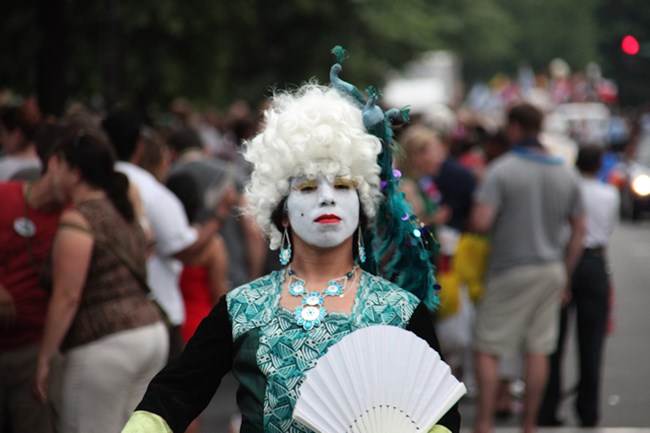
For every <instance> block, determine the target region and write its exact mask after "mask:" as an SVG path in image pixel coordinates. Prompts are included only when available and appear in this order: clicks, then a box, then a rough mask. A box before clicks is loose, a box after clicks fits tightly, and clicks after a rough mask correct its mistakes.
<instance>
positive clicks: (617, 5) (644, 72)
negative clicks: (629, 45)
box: [597, 0, 650, 105]
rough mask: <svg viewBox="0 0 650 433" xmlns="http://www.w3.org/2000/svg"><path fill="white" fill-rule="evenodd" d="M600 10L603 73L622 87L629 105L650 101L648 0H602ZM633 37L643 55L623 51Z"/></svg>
mask: <svg viewBox="0 0 650 433" xmlns="http://www.w3.org/2000/svg"><path fill="white" fill-rule="evenodd" d="M599 3H600V4H599V7H598V9H597V17H598V21H599V22H600V23H601V26H600V29H599V30H600V38H599V49H600V53H601V54H602V58H603V59H604V60H605V61H603V62H602V63H603V72H604V74H605V75H606V76H609V77H612V78H613V79H614V80H615V81H616V82H617V83H618V85H619V96H620V99H621V102H622V103H623V104H625V105H637V104H640V103H643V102H648V101H650V86H648V77H650V8H649V7H648V2H647V1H646V0H601V1H600V2H599ZM626 35H633V36H634V37H636V38H637V40H638V41H639V42H640V43H641V46H642V48H643V50H642V52H641V53H639V54H638V55H637V56H634V57H632V56H628V55H627V54H624V53H623V52H622V51H621V41H622V39H623V37H624V36H626Z"/></svg>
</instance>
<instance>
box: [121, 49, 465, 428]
mask: <svg viewBox="0 0 650 433" xmlns="http://www.w3.org/2000/svg"><path fill="white" fill-rule="evenodd" d="M335 54H337V57H338V59H339V63H336V64H335V65H334V66H333V67H332V70H331V72H330V81H331V84H332V85H331V86H330V87H325V86H320V85H318V84H316V83H315V82H310V83H308V84H305V85H303V86H301V87H300V88H299V89H297V90H294V91H293V92H277V93H276V94H275V95H274V96H273V98H272V100H271V104H270V106H269V108H268V109H267V110H266V111H265V117H264V127H263V129H262V131H261V132H260V133H259V134H258V135H257V136H255V137H254V138H253V139H252V140H251V141H250V142H248V143H246V148H245V153H244V155H245V157H246V159H247V160H248V161H249V162H250V163H251V164H252V167H253V171H252V175H251V179H250V182H249V184H248V185H247V188H246V195H247V201H248V203H249V206H250V208H249V210H248V211H249V212H250V213H251V214H252V215H254V216H255V218H256V221H257V223H258V224H259V225H260V227H261V228H262V230H263V231H264V232H265V234H266V235H267V236H268V238H269V243H270V247H271V248H272V249H277V248H278V247H279V248H280V255H279V257H280V261H281V263H282V265H283V266H284V267H283V268H282V269H280V270H278V271H274V272H272V273H271V274H269V275H266V276H264V277H262V278H259V279H257V280H255V281H253V282H251V283H249V284H246V285H244V286H241V287H239V288H237V289H234V290H233V291H231V292H229V293H228V294H227V295H226V296H224V297H223V298H222V299H221V300H220V302H219V303H218V305H217V306H216V307H215V308H214V309H213V310H212V312H211V313H210V314H209V315H208V316H207V317H206V318H205V319H204V320H203V322H202V323H201V324H200V325H199V327H198V329H197V331H196V333H195V334H194V336H193V337H192V339H191V340H190V341H189V342H188V344H187V346H186V348H185V350H184V352H183V353H182V354H181V356H180V357H179V358H177V359H176V360H175V361H173V362H172V363H171V364H170V365H168V366H167V367H166V368H165V369H163V370H162V371H161V372H160V373H159V374H158V375H157V376H156V377H155V378H154V379H153V380H152V382H151V383H150V385H149V388H148V390H147V392H146V394H145V396H144V398H143V400H142V401H141V403H140V404H139V406H138V407H137V409H136V411H135V412H134V413H133V415H132V416H131V419H130V421H129V422H128V423H127V425H126V427H125V428H124V430H123V432H125V433H136V432H182V431H184V430H185V428H186V427H187V425H188V424H189V423H190V422H191V421H192V420H193V419H194V418H195V417H196V416H197V415H198V414H199V413H200V412H201V411H202V410H203V409H204V408H205V407H206V405H207V404H208V403H209V401H210V399H211V398H212V396H213V395H214V393H215V391H216V390H217V388H218V386H219V384H220V381H221V378H222V377H223V376H224V375H225V374H226V373H227V372H228V371H232V373H233V374H234V376H235V378H236V379H237V380H238V381H239V383H240V387H239V391H238V405H239V409H240V411H241V415H242V425H241V432H242V433H253V432H312V431H313V430H311V429H309V428H308V427H307V426H305V425H304V424H301V423H300V422H298V421H297V420H295V419H294V417H293V410H294V407H295V406H296V402H297V401H298V400H299V398H300V386H301V384H302V383H303V382H304V380H305V374H306V373H307V372H308V371H309V370H310V369H313V368H314V366H315V365H316V364H317V361H318V360H319V358H321V357H322V356H323V355H324V354H326V353H327V352H328V350H329V348H330V347H331V346H333V345H335V344H336V343H337V342H339V341H340V340H342V339H343V338H344V337H345V336H347V335H349V334H351V333H353V332H354V331H355V330H358V329H362V328H366V327H369V326H373V325H391V326H394V327H398V328H403V329H406V330H408V331H411V332H413V333H414V334H416V335H417V336H419V337H420V338H421V339H423V340H425V341H426V342H427V343H428V345H429V346H430V347H431V348H433V349H434V350H436V351H438V352H439V346H438V341H437V338H436V335H435V331H434V328H433V325H432V322H431V318H430V310H432V309H435V306H436V303H437V296H436V289H437V287H436V285H435V279H434V277H433V269H432V267H431V262H430V260H429V259H430V257H431V254H432V252H431V251H432V249H433V248H434V245H433V240H432V238H431V236H430V234H429V233H428V232H427V230H426V228H425V227H423V226H421V224H420V223H419V221H417V219H416V218H415V217H413V216H412V215H411V214H412V212H410V207H409V206H408V205H407V204H406V203H405V202H404V200H403V197H402V196H400V195H399V192H398V189H397V188H398V181H399V173H398V172H397V171H394V170H393V169H392V166H391V163H392V148H391V145H392V143H391V133H390V128H388V126H389V124H390V122H391V119H396V118H399V117H402V118H406V117H407V116H406V113H405V112H399V111H397V110H393V111H389V112H387V113H383V112H382V111H381V109H379V107H377V106H376V105H375V104H374V103H375V101H376V99H377V98H378V93H377V92H375V91H374V90H373V89H370V90H369V94H370V97H369V99H368V100H366V99H365V98H364V97H363V96H361V94H360V92H359V91H358V90H357V89H356V88H355V87H353V86H352V85H350V84H348V83H346V82H344V81H342V80H340V79H339V78H338V73H339V72H340V70H341V65H340V61H342V59H343V55H344V52H343V51H342V49H341V48H340V47H336V48H335ZM388 256H390V258H389V259H387V257H388ZM384 277H387V278H386V279H385V278H384ZM391 281H394V282H391ZM405 356H406V354H405ZM365 367H366V366H363V365H358V366H353V369H358V370H361V369H363V368H365ZM348 373H349V374H350V371H349V372H348ZM392 373H393V372H390V371H389V372H386V374H392ZM431 409H432V411H433V410H434V409H435V408H431ZM360 415H361V414H360ZM459 428H460V415H459V413H458V409H457V406H456V405H454V406H453V407H452V408H451V409H449V410H448V411H447V412H446V414H444V415H443V416H442V417H441V418H440V419H439V420H438V421H437V424H436V425H435V426H433V428H432V429H431V431H434V432H439V433H448V432H454V433H457V432H458V431H459Z"/></svg>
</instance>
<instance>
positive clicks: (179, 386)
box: [136, 296, 233, 432]
mask: <svg viewBox="0 0 650 433" xmlns="http://www.w3.org/2000/svg"><path fill="white" fill-rule="evenodd" d="M232 348H233V344H232V332H231V324H230V319H229V317H228V310H227V307H226V297H225V296H224V297H222V298H221V300H220V301H219V303H218V304H217V305H216V306H215V307H214V308H213V309H212V311H211V312H210V314H209V315H208V316H207V317H206V318H205V319H203V321H202V322H201V324H200V325H199V327H198V328H197V330H196V332H195V333H194V336H193V337H192V338H191V339H190V341H188V343H187V346H185V350H183V353H181V355H180V356H179V357H178V358H176V359H175V360H174V361H172V362H171V363H170V364H169V365H168V366H167V367H165V368H164V369H163V370H161V371H160V372H159V373H158V374H157V375H156V376H155V377H154V378H153V379H152V380H151V383H149V387H148V388H147V392H146V393H145V395H144V397H143V399H142V401H141V402H140V404H139V405H138V407H137V408H136V410H146V411H149V412H153V413H155V414H157V415H159V416H161V417H162V418H163V419H164V420H165V421H166V422H167V424H168V425H169V427H170V428H171V429H172V431H174V432H184V431H185V429H186V428H187V426H188V425H189V424H190V423H191V422H192V421H193V420H194V418H196V417H197V416H198V415H199V414H200V413H201V412H202V411H203V409H205V407H206V406H207V405H208V403H210V400H211V399H212V397H213V396H214V394H215V392H217V388H218V387H219V385H220V383H221V379H222V378H223V376H224V375H225V374H226V373H228V371H230V368H231V364H232V350H233V349H232Z"/></svg>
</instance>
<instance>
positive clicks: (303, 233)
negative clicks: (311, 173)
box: [287, 174, 359, 248]
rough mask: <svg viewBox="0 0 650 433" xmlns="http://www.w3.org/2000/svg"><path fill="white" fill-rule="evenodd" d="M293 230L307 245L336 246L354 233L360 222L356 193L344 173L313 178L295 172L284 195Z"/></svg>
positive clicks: (352, 184)
mask: <svg viewBox="0 0 650 433" xmlns="http://www.w3.org/2000/svg"><path fill="white" fill-rule="evenodd" d="M287 212H288V217H289V224H290V225H291V229H292V230H293V233H294V234H295V235H297V236H298V237H299V238H300V239H302V240H303V241H305V242H306V243H308V244H310V245H314V246H316V247H321V248H329V247H335V246H338V245H340V244H342V243H343V241H345V240H346V239H348V238H349V237H351V236H352V235H353V234H354V231H355V230H356V228H357V226H358V225H359V196H358V194H357V190H356V189H355V184H354V182H353V181H352V180H351V179H349V178H346V177H334V178H330V179H328V178H327V177H326V176H324V175H322V174H319V175H318V177H317V178H316V179H307V178H305V177H301V176H298V177H296V178H294V179H293V180H292V181H291V191H290V192H289V196H288V197H287Z"/></svg>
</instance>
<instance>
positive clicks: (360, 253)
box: [357, 226, 366, 263]
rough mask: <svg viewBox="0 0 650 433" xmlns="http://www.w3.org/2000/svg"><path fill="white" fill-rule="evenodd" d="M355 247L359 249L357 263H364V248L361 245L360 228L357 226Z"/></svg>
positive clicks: (361, 234)
mask: <svg viewBox="0 0 650 433" xmlns="http://www.w3.org/2000/svg"><path fill="white" fill-rule="evenodd" d="M357 247H358V248H359V261H360V262H361V263H366V247H365V246H364V245H363V233H361V226H359V233H358V235H357Z"/></svg>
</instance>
